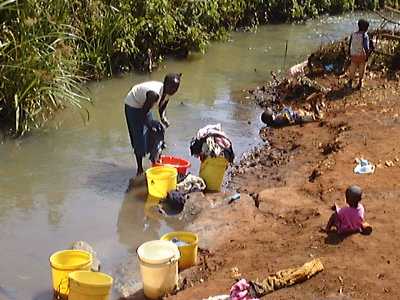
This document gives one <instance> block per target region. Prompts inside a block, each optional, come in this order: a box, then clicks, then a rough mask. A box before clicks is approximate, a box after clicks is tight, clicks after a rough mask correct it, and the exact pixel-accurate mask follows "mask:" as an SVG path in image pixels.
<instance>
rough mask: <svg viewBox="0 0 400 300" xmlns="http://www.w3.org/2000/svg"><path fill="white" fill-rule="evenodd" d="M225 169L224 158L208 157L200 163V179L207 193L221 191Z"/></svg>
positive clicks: (226, 164)
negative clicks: (203, 182) (204, 184)
mask: <svg viewBox="0 0 400 300" xmlns="http://www.w3.org/2000/svg"><path fill="white" fill-rule="evenodd" d="M227 167H228V161H227V160H226V159H225V158H224V157H209V158H207V159H205V160H204V161H203V162H201V165H200V177H201V178H203V180H204V181H205V183H206V186H207V190H208V191H215V192H219V191H220V190H221V185H222V181H223V180H224V176H225V171H226V168H227Z"/></svg>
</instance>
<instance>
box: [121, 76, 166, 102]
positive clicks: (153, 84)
mask: <svg viewBox="0 0 400 300" xmlns="http://www.w3.org/2000/svg"><path fill="white" fill-rule="evenodd" d="M163 88H164V84H163V83H162V82H161V81H146V82H143V83H139V84H136V85H134V86H133V87H132V89H131V90H130V91H129V93H128V95H127V96H126V98H125V104H127V105H129V106H131V107H134V108H142V107H143V105H144V103H145V102H146V94H147V92H148V91H153V92H155V93H156V94H158V99H157V103H156V104H155V105H154V106H156V105H158V103H159V102H160V99H161V96H162V93H163Z"/></svg>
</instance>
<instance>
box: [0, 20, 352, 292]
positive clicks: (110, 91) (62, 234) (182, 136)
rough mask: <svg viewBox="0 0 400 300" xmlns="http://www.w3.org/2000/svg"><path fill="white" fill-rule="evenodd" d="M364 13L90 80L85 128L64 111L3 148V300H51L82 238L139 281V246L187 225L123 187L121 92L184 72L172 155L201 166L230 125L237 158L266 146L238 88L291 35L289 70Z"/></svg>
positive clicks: (277, 55)
mask: <svg viewBox="0 0 400 300" xmlns="http://www.w3.org/2000/svg"><path fill="white" fill-rule="evenodd" d="M359 17H360V15H357V14H351V15H348V16H345V17H327V18H322V19H320V20H312V21H309V22H307V23H305V24H301V25H268V26H263V27H260V28H259V29H258V30H257V32H256V33H233V34H232V36H231V40H230V41H229V42H226V43H213V44H212V45H211V46H210V47H209V50H208V52H207V53H206V54H205V55H200V54H195V55H192V56H191V57H190V58H189V59H188V60H184V61H176V60H168V61H167V62H166V63H165V64H164V65H163V66H162V68H161V69H160V70H159V71H157V72H154V73H152V74H151V75H139V74H128V75H125V76H123V77H121V78H114V79H110V80H105V81H101V82H97V83H90V84H89V89H90V92H91V94H92V96H93V98H94V99H95V105H94V106H93V107H90V108H89V111H90V120H89V122H88V123H87V124H86V125H84V124H83V123H82V122H81V121H80V117H79V115H78V114H76V113H71V112H70V111H66V112H64V113H63V114H62V115H61V116H60V117H59V118H58V119H59V122H60V126H59V128H58V129H56V128H55V127H54V126H51V127H49V128H47V129H45V130H41V131H40V132H37V133H35V134H33V135H31V136H29V137H25V138H23V139H20V140H11V141H8V142H6V143H4V144H2V145H0V157H1V160H0V245H1V247H0V249H1V257H0V299H18V300H19V299H25V300H28V299H35V300H44V299H51V280H50V271H49V270H50V268H49V262H48V258H49V255H50V254H51V253H53V252H55V251H57V250H60V249H66V248H68V247H69V246H70V245H71V243H72V242H73V241H76V240H85V241H87V242H89V243H90V244H91V245H92V246H93V247H94V248H95V250H96V251H97V254H98V256H99V258H100V259H101V261H102V263H103V265H102V270H103V271H104V272H106V273H109V274H111V275H113V276H114V277H116V278H118V277H119V276H120V275H118V274H120V273H121V272H122V273H124V274H125V275H124V276H128V277H129V276H130V277H131V278H132V279H137V278H138V269H137V268H136V257H135V250H136V248H137V247H138V246H139V245H140V244H141V243H142V242H144V241H147V240H151V239H157V238H159V237H160V235H162V234H164V233H166V232H168V231H170V230H172V229H176V228H180V227H182V226H183V224H180V223H179V222H178V221H168V220H161V219H157V218H154V217H152V216H151V215H149V214H147V213H146V210H145V196H144V195H143V194H142V193H139V192H137V191H133V192H131V193H125V190H126V188H127V186H128V181H129V179H130V178H131V177H132V176H133V175H134V174H135V163H134V159H133V155H132V151H131V148H130V144H129V139H128V132H127V129H126V124H125V119H124V114H123V99H124V96H125V95H126V93H127V92H128V90H129V89H130V88H131V86H132V85H133V84H135V83H138V82H141V81H144V80H150V79H151V80H162V78H163V76H164V75H165V74H166V73H167V72H182V73H183V77H182V85H181V88H180V90H179V91H178V93H177V94H176V96H174V97H173V98H172V101H171V102H172V103H170V105H169V107H168V110H167V115H168V118H169V120H170V122H171V124H172V125H171V127H170V128H169V129H168V131H167V137H166V142H167V144H168V149H167V153H170V154H174V155H178V156H181V157H185V158H187V159H190V160H191V162H192V164H193V167H192V169H191V171H192V172H193V173H196V172H197V170H198V167H199V163H198V161H197V160H196V159H194V158H190V153H189V142H190V140H191V138H192V136H194V135H195V133H196V132H197V130H198V129H199V128H201V127H203V126H205V125H207V124H214V123H221V124H222V126H223V129H224V130H225V132H226V133H227V134H228V135H229V136H230V137H231V139H232V141H233V144H234V150H235V152H236V155H237V157H240V155H241V153H243V152H244V151H246V150H247V149H249V148H250V147H251V146H253V145H255V144H257V143H258V131H259V128H260V127H261V123H260V121H259V114H260V111H259V109H258V108H257V107H256V106H255V105H254V104H251V103H249V102H248V101H246V99H244V97H243V96H242V97H241V98H242V99H237V98H239V97H237V95H238V93H237V91H240V90H242V89H244V88H247V87H250V86H255V85H256V84H258V83H260V82H261V81H263V80H266V79H268V78H269V72H270V71H271V70H275V69H279V68H282V66H283V61H284V58H283V53H284V51H285V43H286V40H288V57H287V63H286V67H288V66H289V65H291V64H294V63H296V62H299V61H301V60H304V59H305V58H306V57H307V54H308V53H309V52H310V51H311V50H312V49H315V48H316V47H318V46H319V45H320V44H321V42H327V41H328V40H330V39H331V40H333V39H336V38H341V37H343V36H344V35H346V34H349V33H350V32H351V31H352V30H353V29H354V28H355V24H356V22H357V19H358V18H359ZM126 266H129V267H126ZM128 269H129V270H128ZM115 297H116V295H114V296H113V298H115Z"/></svg>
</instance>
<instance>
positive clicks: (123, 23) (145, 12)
mask: <svg viewBox="0 0 400 300" xmlns="http://www.w3.org/2000/svg"><path fill="white" fill-rule="evenodd" d="M380 2H382V1H379V0H364V1H362V0H358V1H357V0H118V1H116V0H103V1H100V0H69V1H67V0H47V1H44V0H25V1H15V0H0V20H1V21H0V22H1V23H0V26H1V27H0V28H1V29H0V75H1V82H0V85H1V89H0V122H1V124H2V125H3V127H7V128H11V132H13V133H14V134H17V135H21V134H23V133H25V132H27V131H29V130H30V129H31V128H34V127H40V126H41V125H43V124H44V123H45V122H46V121H47V120H49V119H50V118H51V117H52V116H53V115H54V113H55V112H56V111H57V110H59V109H60V108H63V107H66V106H71V107H77V108H79V109H82V108H83V107H84V103H85V102H90V99H89V97H87V95H85V93H84V91H83V90H82V89H81V88H80V83H81V82H82V80H86V79H100V78H103V77H106V76H111V75H112V73H114V72H120V71H125V70H131V69H138V70H145V69H146V68H147V66H148V64H149V63H150V61H159V60H161V59H162V57H164V56H166V55H180V56H185V55H186V54H187V53H188V52H189V51H205V49H206V46H207V44H208V43H209V42H210V41H211V40H218V39H224V38H225V37H226V36H227V33H228V32H229V31H231V30H234V29H237V28H249V27H253V26H256V25H258V24H263V23H268V22H291V21H299V20H304V19H307V18H311V17H315V16H318V15H320V14H326V13H329V14H338V13H343V12H346V11H350V10H353V9H356V8H366V7H368V8H371V9H374V8H377V7H378V6H379V4H380ZM386 2H387V4H396V3H397V0H394V1H386Z"/></svg>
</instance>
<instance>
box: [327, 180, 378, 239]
mask: <svg viewBox="0 0 400 300" xmlns="http://www.w3.org/2000/svg"><path fill="white" fill-rule="evenodd" d="M361 198H362V190H361V188H360V187H359V186H356V185H352V186H350V187H348V188H347V190H346V203H347V204H348V206H347V207H342V208H340V207H338V206H337V205H336V203H335V206H334V210H335V212H334V213H333V214H332V216H331V217H330V219H329V221H328V224H327V225H326V229H325V230H326V232H329V231H331V229H332V227H336V230H337V232H338V233H339V234H351V233H357V232H361V233H365V234H369V233H371V231H372V228H371V226H370V225H369V224H368V223H366V222H365V221H364V218H365V210H364V206H363V205H362V204H361V203H360V201H361Z"/></svg>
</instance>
